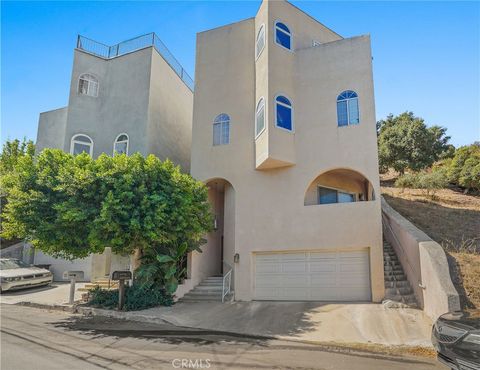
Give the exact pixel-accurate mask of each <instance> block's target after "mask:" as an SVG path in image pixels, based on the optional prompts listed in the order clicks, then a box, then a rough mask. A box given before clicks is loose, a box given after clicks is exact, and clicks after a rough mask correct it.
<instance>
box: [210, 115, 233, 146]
mask: <svg viewBox="0 0 480 370" xmlns="http://www.w3.org/2000/svg"><path fill="white" fill-rule="evenodd" d="M229 142H230V117H229V116H228V114H225V113H222V114H219V115H218V116H217V117H215V119H214V120H213V145H225V144H228V143H229Z"/></svg>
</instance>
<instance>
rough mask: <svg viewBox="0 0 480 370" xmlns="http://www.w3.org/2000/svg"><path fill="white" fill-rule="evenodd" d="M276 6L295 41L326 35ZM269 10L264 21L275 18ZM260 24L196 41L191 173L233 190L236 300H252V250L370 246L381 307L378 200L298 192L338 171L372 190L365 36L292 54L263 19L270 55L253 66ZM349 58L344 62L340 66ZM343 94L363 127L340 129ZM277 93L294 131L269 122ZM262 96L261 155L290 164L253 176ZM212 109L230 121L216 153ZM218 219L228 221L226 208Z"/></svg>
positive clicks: (374, 173)
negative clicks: (288, 107)
mask: <svg viewBox="0 0 480 370" xmlns="http://www.w3.org/2000/svg"><path fill="white" fill-rule="evenodd" d="M280 3H281V4H283V5H278V4H277V2H269V3H268V7H279V9H280V8H281V9H284V10H282V11H284V12H285V13H282V16H281V17H282V18H284V19H286V22H287V21H288V23H289V26H290V27H291V29H292V32H293V34H294V35H296V34H297V32H298V31H297V27H298V29H301V30H302V31H301V32H300V34H303V33H305V34H308V33H309V28H315V27H318V29H317V30H315V32H313V33H312V34H311V36H308V39H309V40H310V42H311V39H312V38H318V37H320V36H318V35H319V34H323V32H325V29H324V28H322V27H321V26H320V25H319V23H318V22H315V21H313V20H312V19H311V18H310V17H309V16H307V15H305V14H304V13H303V12H301V11H299V10H298V9H297V8H295V7H293V6H291V5H290V4H288V3H286V2H280ZM280 3H279V4H280ZM264 6H265V3H263V4H262V6H261V8H260V12H259V15H260V14H262V10H263V9H265V8H264ZM268 9H269V10H268V11H270V8H268ZM272 14H273V13H272ZM276 14H277V13H275V14H273V15H271V16H270V15H268V18H269V19H273V18H276V17H277V15H276ZM278 14H280V13H278ZM259 23H261V22H257V21H256V20H255V19H247V20H245V21H242V22H238V23H235V24H232V25H228V26H224V27H220V28H217V29H214V30H211V31H208V32H203V33H200V34H199V35H198V36H197V60H196V89H195V96H194V114H193V142H192V175H193V176H194V177H196V178H198V179H200V180H202V181H205V182H207V181H208V180H210V179H213V178H222V179H226V180H227V181H229V182H230V183H231V184H232V186H233V188H234V189H235V211H234V218H235V220H234V225H235V228H234V235H235V236H234V243H233V244H234V250H233V251H231V252H230V251H229V252H228V253H231V254H234V253H238V254H239V256H240V261H239V263H236V264H235V297H236V299H239V300H251V299H252V298H253V292H254V279H253V262H254V260H253V258H254V253H255V252H260V251H282V250H358V249H359V248H369V250H370V266H371V286H372V299H373V301H376V302H378V301H381V300H382V299H383V297H384V280H383V253H382V232H381V227H382V226H381V213H380V201H379V200H376V201H372V202H356V203H344V204H331V205H318V206H308V207H306V206H304V198H305V192H306V190H307V188H308V187H309V185H310V184H311V183H312V181H313V180H314V179H315V178H317V177H318V176H319V175H320V174H322V173H324V172H327V171H329V170H332V169H336V168H344V169H351V170H354V171H357V172H359V173H360V174H362V175H363V176H364V177H365V178H366V179H368V180H369V181H370V182H371V184H372V188H373V190H375V192H376V193H377V194H378V193H379V177H378V159H377V146H376V131H375V109H374V104H373V82H372V72H371V53H370V45H369V38H368V37H360V38H356V39H353V40H347V41H346V42H345V40H342V39H341V38H340V37H339V36H337V35H333V34H330V36H329V37H332V38H335V39H337V40H339V41H337V42H338V45H337V46H332V45H333V44H334V43H331V44H332V45H330V47H324V48H322V50H315V51H313V50H312V51H310V49H303V50H299V51H297V50H295V52H289V51H285V50H280V48H279V47H278V46H277V45H275V44H273V41H272V40H271V38H272V35H271V29H272V28H273V22H272V21H269V22H266V23H265V25H266V26H267V25H268V27H269V31H268V34H269V35H270V36H267V40H268V39H270V41H267V43H268V47H269V48H273V49H274V51H271V52H268V53H265V52H266V50H264V51H263V55H261V56H260V58H259V59H258V60H257V62H255V37H256V30H257V29H258V26H259ZM329 40H331V39H329ZM337 42H335V43H337ZM305 45H306V44H305ZM311 49H313V48H311ZM352 55H354V56H355V58H352ZM346 56H348V58H346V61H345V60H337V58H339V59H341V58H345V57H346ZM262 58H263V59H262ZM267 61H268V66H267V67H266V69H267V70H266V73H267V75H268V78H264V77H262V76H261V75H259V78H258V79H257V78H256V77H257V74H258V73H260V74H261V73H264V72H265V68H264V67H262V66H259V63H260V64H261V63H265V62H267ZM257 66H259V67H257ZM350 88H351V89H358V91H359V95H360V102H359V104H360V119H361V122H360V124H359V125H356V126H352V127H340V128H339V127H338V126H337V121H336V97H337V95H338V93H339V92H340V91H342V90H341V89H350ZM279 92H283V93H285V94H286V95H287V96H288V97H290V98H291V99H292V102H293V104H294V125H295V132H294V133H289V132H285V131H283V130H280V129H278V128H276V127H275V126H274V123H273V111H272V109H273V107H272V105H273V104H272V102H273V98H274V96H275V95H276V94H277V93H279ZM256 94H257V96H255V95H256ZM260 94H266V95H265V100H266V107H267V110H268V112H269V113H268V115H267V120H268V131H269V133H268V140H267V142H266V143H264V144H262V145H266V146H268V149H267V152H268V155H272V153H273V155H274V156H276V158H275V159H277V160H278V159H282V160H289V158H290V159H291V158H294V161H293V162H294V165H292V166H289V167H283V168H276V169H275V168H271V169H268V170H267V169H264V170H261V171H258V170H256V166H257V165H258V161H257V160H256V151H257V153H258V150H259V145H257V146H256V148H255V145H254V143H255V132H254V126H255V122H254V120H255V106H256V102H257V99H258V98H259V96H258V95H260ZM219 113H227V114H229V115H230V117H231V122H230V144H228V145H221V146H215V147H214V146H212V122H213V119H214V118H215V116H216V115H217V114H219ZM286 137H288V138H287V139H286ZM257 142H258V139H257ZM275 153H277V154H278V155H277V154H275ZM279 164H280V163H279ZM225 215H226V217H231V216H228V215H229V213H228V212H227V211H226V212H225Z"/></svg>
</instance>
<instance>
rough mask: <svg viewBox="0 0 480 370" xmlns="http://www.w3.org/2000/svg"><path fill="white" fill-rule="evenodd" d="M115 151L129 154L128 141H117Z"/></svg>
mask: <svg viewBox="0 0 480 370" xmlns="http://www.w3.org/2000/svg"><path fill="white" fill-rule="evenodd" d="M115 152H116V153H118V154H127V143H126V142H122V143H115Z"/></svg>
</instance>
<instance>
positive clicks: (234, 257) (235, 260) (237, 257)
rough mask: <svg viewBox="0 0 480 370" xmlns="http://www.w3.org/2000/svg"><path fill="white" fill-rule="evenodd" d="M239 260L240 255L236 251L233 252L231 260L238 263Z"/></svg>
mask: <svg viewBox="0 0 480 370" xmlns="http://www.w3.org/2000/svg"><path fill="white" fill-rule="evenodd" d="M239 261H240V255H239V254H238V253H235V255H234V256H233V262H235V263H238V262H239Z"/></svg>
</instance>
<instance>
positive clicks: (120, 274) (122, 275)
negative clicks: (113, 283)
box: [112, 270, 132, 280]
mask: <svg viewBox="0 0 480 370" xmlns="http://www.w3.org/2000/svg"><path fill="white" fill-rule="evenodd" d="M131 279H132V272H131V271H128V270H125V271H114V272H113V273H112V280H131Z"/></svg>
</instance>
